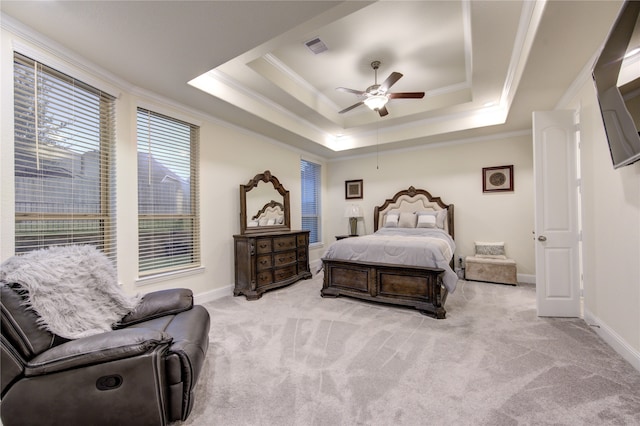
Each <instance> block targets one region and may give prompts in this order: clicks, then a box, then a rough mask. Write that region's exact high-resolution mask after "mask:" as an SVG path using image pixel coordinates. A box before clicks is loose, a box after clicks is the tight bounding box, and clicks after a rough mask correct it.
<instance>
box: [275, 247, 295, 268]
mask: <svg viewBox="0 0 640 426" xmlns="http://www.w3.org/2000/svg"><path fill="white" fill-rule="evenodd" d="M295 262H296V252H295V250H291V251H283V252H280V253H275V254H274V255H273V263H274V266H284V265H289V264H290V263H295Z"/></svg>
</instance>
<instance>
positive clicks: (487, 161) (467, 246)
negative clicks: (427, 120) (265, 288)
mask: <svg viewBox="0 0 640 426" xmlns="http://www.w3.org/2000/svg"><path fill="white" fill-rule="evenodd" d="M504 165H513V166H514V189H515V190H514V191H513V192H500V193H483V192H482V168H483V167H493V166H504ZM327 171H328V177H327V185H328V189H327V195H326V202H327V204H329V205H330V206H331V210H330V211H328V212H326V215H325V232H324V239H325V241H327V242H330V241H331V240H334V239H335V238H334V237H335V236H336V235H341V234H347V233H348V219H347V218H344V217H343V213H344V209H345V207H346V206H347V205H349V204H351V203H352V202H356V203H357V204H360V206H361V207H362V208H363V211H364V213H365V217H364V219H363V220H361V221H360V222H359V224H358V227H359V228H358V229H359V233H360V234H362V233H366V234H370V233H372V232H373V209H374V207H375V206H377V205H380V204H382V203H383V202H384V200H385V199H387V198H390V197H391V196H393V195H394V194H395V193H396V192H398V191H400V190H403V189H407V188H409V186H414V187H416V188H421V189H426V190H427V191H429V192H430V193H431V195H432V196H434V197H441V198H442V200H443V201H444V202H445V203H448V204H454V206H455V240H456V245H457V250H456V259H458V257H460V256H462V257H463V258H464V256H466V255H472V254H473V253H474V245H473V243H474V241H504V242H505V247H506V251H507V255H508V256H509V257H511V258H513V259H515V260H516V262H517V267H518V273H519V274H522V275H524V278H525V279H528V280H531V279H532V277H533V274H534V273H535V270H534V269H535V267H534V264H535V261H534V244H533V238H532V231H533V150H532V144H531V134H530V133H529V132H526V133H525V134H517V135H502V136H495V137H493V138H491V139H482V140H477V141H460V142H458V143H454V144H448V145H443V146H433V147H423V148H420V149H412V150H403V151H395V152H382V153H380V154H379V156H376V155H370V156H366V157H359V158H351V159H348V160H341V161H332V162H330V163H329V164H328V165H327ZM354 179H363V181H364V182H363V189H364V191H363V195H364V198H363V199H362V200H345V194H344V181H345V180H354ZM456 266H457V261H456Z"/></svg>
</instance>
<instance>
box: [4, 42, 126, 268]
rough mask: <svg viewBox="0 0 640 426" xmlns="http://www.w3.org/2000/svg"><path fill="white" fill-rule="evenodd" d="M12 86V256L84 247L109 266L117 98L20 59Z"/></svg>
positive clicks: (113, 233) (113, 245) (113, 255)
mask: <svg viewBox="0 0 640 426" xmlns="http://www.w3.org/2000/svg"><path fill="white" fill-rule="evenodd" d="M36 82H37V83H36ZM13 85H14V97H13V107H14V111H13V114H14V179H15V187H14V195H15V201H14V203H15V212H14V216H15V217H14V221H15V232H14V244H15V253H16V254H20V253H25V252H28V251H31V250H35V249H40V248H46V247H49V246H52V245H68V244H90V245H93V246H94V247H96V248H97V249H99V250H101V251H102V252H104V253H105V254H106V255H107V257H108V258H109V259H110V260H111V261H112V262H113V263H114V264H115V262H116V249H117V240H116V193H115V189H116V187H115V182H116V180H115V170H116V168H115V145H116V136H115V124H116V123H115V121H116V118H115V108H116V98H115V97H114V96H113V95H111V94H109V93H107V92H105V91H103V90H101V89H99V88H97V87H95V86H93V85H91V84H88V83H85V82H83V81H82V80H80V79H78V78H75V77H73V76H71V75H69V74H66V73H64V72H62V71H60V70H57V69H55V68H53V67H52V66H49V65H47V64H45V63H43V62H41V61H39V60H38V59H34V58H31V57H29V56H27V55H25V54H23V53H20V52H18V51H14V53H13ZM93 153H97V156H96V155H95V154H93ZM78 165H80V166H79V167H78ZM91 174H93V175H94V176H93V178H96V179H93V180H92V177H91V176H90V175H91ZM96 180H97V188H96V182H95V181H96ZM96 189H97V191H96ZM81 192H82V193H83V194H84V195H85V196H82V194H81V195H78V194H80V193H81ZM74 194H75V195H74ZM91 199H93V200H94V203H93V204H91V203H90V202H89V201H88V200H91Z"/></svg>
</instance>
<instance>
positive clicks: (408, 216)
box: [398, 212, 416, 228]
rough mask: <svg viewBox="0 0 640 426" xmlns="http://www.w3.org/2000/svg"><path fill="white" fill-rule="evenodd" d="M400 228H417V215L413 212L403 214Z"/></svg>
mask: <svg viewBox="0 0 640 426" xmlns="http://www.w3.org/2000/svg"><path fill="white" fill-rule="evenodd" d="M398 227H399V228H415V227H416V214H415V213H413V212H401V213H400V219H399V220H398Z"/></svg>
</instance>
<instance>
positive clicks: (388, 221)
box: [384, 213, 400, 228]
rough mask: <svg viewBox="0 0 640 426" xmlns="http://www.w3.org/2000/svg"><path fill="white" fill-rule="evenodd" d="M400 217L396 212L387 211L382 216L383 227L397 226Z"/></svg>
mask: <svg viewBox="0 0 640 426" xmlns="http://www.w3.org/2000/svg"><path fill="white" fill-rule="evenodd" d="M399 218H400V216H399V215H397V214H391V213H387V215H386V216H385V218H384V227H385V228H397V227H398V219H399Z"/></svg>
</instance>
